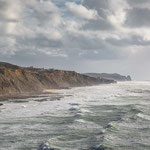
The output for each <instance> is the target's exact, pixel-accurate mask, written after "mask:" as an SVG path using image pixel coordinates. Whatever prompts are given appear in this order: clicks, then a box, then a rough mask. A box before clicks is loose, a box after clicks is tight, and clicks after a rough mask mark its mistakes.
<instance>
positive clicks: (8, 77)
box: [0, 63, 115, 96]
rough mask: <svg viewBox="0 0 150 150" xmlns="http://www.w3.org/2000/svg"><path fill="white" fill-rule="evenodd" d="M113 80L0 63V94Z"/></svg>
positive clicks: (24, 92) (14, 93) (111, 81)
mask: <svg viewBox="0 0 150 150" xmlns="http://www.w3.org/2000/svg"><path fill="white" fill-rule="evenodd" d="M114 82H115V81H113V80H109V79H103V78H93V77H89V76H86V75H82V74H79V73H76V72H74V71H63V70H53V69H49V70H46V69H40V68H32V67H31V68H23V67H19V66H16V65H11V64H7V63H0V96H8V95H16V94H31V93H41V92H42V91H43V90H44V89H52V88H69V87H77V86H91V85H98V84H103V83H114Z"/></svg>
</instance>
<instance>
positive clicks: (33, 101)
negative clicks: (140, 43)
mask: <svg viewBox="0 0 150 150" xmlns="http://www.w3.org/2000/svg"><path fill="white" fill-rule="evenodd" d="M0 103H2V104H3V105H1V106H0V150H150V82H146V81H145V82H135V81H132V82H119V83H117V84H108V85H99V86H91V87H78V88H72V89H65V90H58V91H56V92H55V93H53V94H44V95H40V96H38V97H35V98H28V99H19V100H11V99H10V100H8V101H1V102H0Z"/></svg>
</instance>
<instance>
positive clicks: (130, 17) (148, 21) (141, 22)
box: [125, 8, 150, 28]
mask: <svg viewBox="0 0 150 150" xmlns="http://www.w3.org/2000/svg"><path fill="white" fill-rule="evenodd" d="M125 25H127V26H130V27H137V28H138V27H149V26H150V9H148V8H132V9H130V10H128V11H127V18H126V21H125Z"/></svg>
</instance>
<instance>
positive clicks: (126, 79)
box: [85, 73, 132, 81]
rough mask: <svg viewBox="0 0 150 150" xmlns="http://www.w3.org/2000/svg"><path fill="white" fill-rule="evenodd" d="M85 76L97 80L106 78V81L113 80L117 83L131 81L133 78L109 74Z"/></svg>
mask: <svg viewBox="0 0 150 150" xmlns="http://www.w3.org/2000/svg"><path fill="white" fill-rule="evenodd" d="M85 75H87V76H89V77H95V78H105V79H111V80H115V81H131V80H132V79H131V77H130V76H129V75H128V76H123V75H120V74H117V73H114V74H108V73H85Z"/></svg>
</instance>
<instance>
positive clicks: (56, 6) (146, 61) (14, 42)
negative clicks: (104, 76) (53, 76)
mask: <svg viewBox="0 0 150 150" xmlns="http://www.w3.org/2000/svg"><path fill="white" fill-rule="evenodd" d="M0 61H7V62H10V63H15V64H18V65H22V66H32V65H33V66H37V67H46V68H57V69H67V70H75V71H77V72H108V73H114V72H117V73H121V74H124V75H128V74H130V75H131V76H132V77H133V79H138V80H143V79H145V80H148V79H150V69H149V68H150V0H0Z"/></svg>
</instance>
